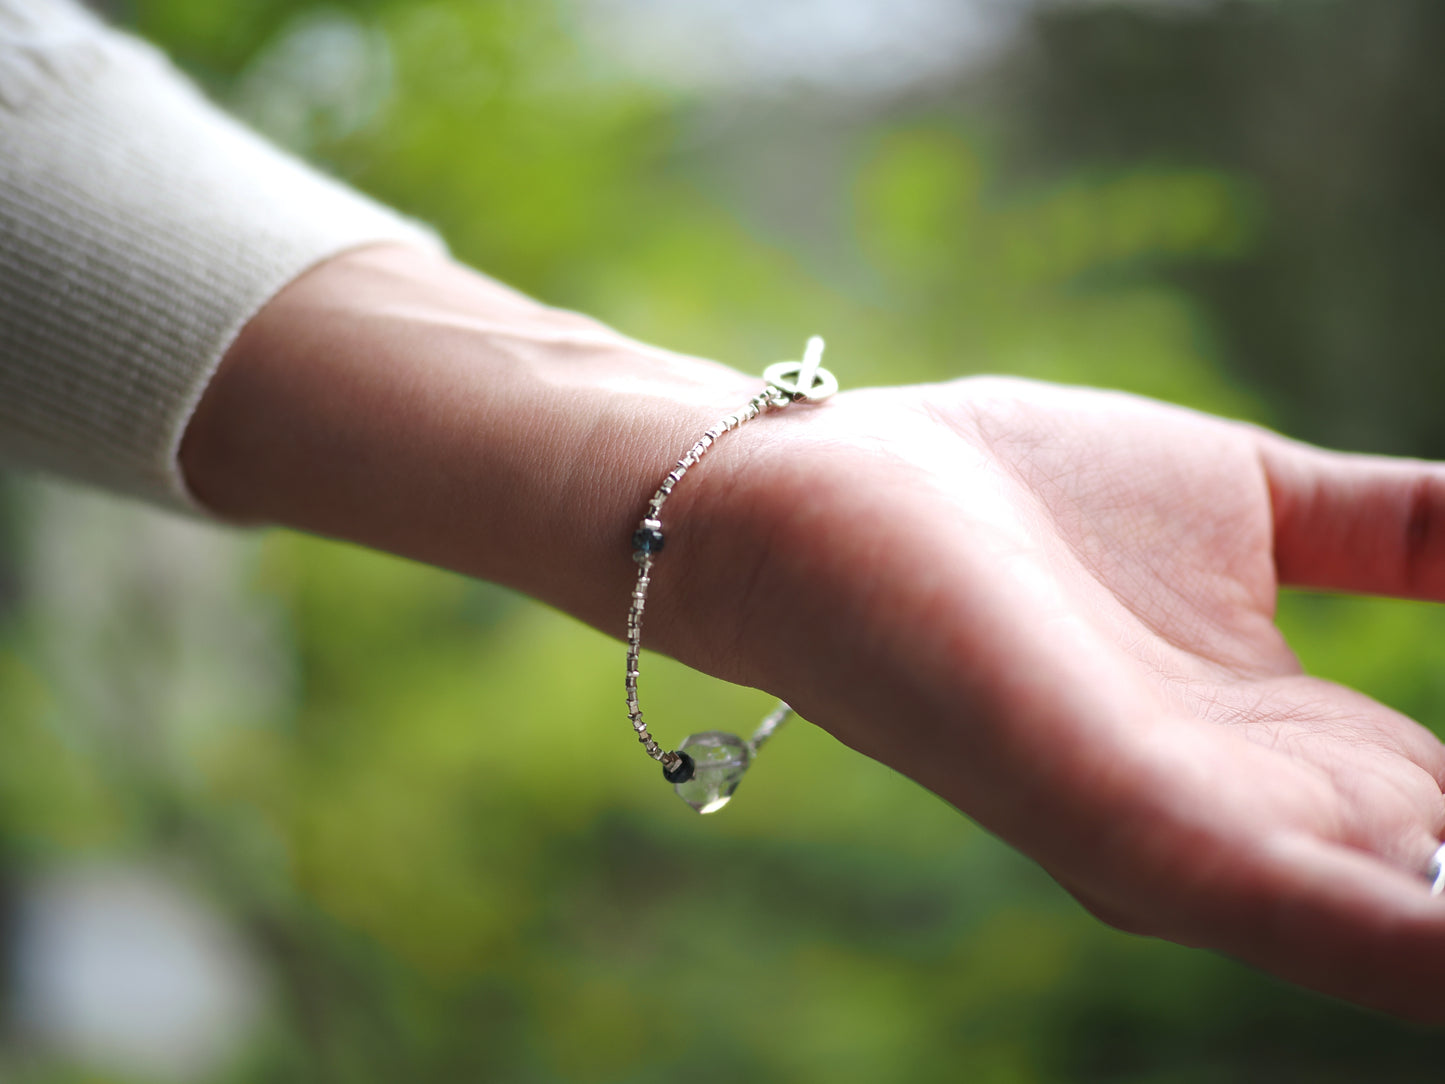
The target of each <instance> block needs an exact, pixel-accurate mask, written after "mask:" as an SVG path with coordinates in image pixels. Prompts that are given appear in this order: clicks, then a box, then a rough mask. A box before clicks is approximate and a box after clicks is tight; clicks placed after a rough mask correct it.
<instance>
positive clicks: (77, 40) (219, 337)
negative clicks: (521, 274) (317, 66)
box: [0, 0, 439, 511]
mask: <svg viewBox="0 0 1445 1084" xmlns="http://www.w3.org/2000/svg"><path fill="white" fill-rule="evenodd" d="M379 241H402V242H410V243H413V244H417V245H423V246H429V247H438V245H439V243H438V242H437V240H436V239H435V237H434V236H433V235H432V234H431V233H429V232H427V231H426V230H424V229H423V228H421V227H419V226H417V225H415V224H413V223H411V222H408V221H406V220H405V219H403V218H401V217H399V216H398V215H396V214H394V213H393V212H391V211H388V210H386V209H385V208H383V207H381V206H379V205H377V204H375V203H373V202H371V201H370V200H367V199H366V198H364V197H362V196H360V195H358V194H357V193H355V192H352V191H350V190H349V189H347V188H345V187H343V186H342V185H340V184H337V183H335V182H333V181H331V180H328V179H327V178H325V177H322V176H320V175H318V174H317V173H315V172H313V171H312V170H310V169H308V168H307V167H306V166H304V165H302V164H301V163H300V162H298V161H296V160H294V159H292V158H290V157H288V156H287V155H285V154H283V153H282V152H280V151H278V150H276V149H275V148H274V147H272V146H270V145H268V144H267V143H265V142H264V141H263V140H261V139H260V138H258V137H257V136H256V135H254V134H253V133H251V132H250V131H248V130H247V129H245V128H244V127H242V126H241V125H240V124H238V123H237V122H235V121H233V120H231V119H230V118H228V117H226V116H225V115H224V114H222V113H221V112H219V111H218V110H217V109H215V108H214V107H213V106H211V105H210V104H209V103H208V102H207V101H206V100H205V99H204V98H203V97H202V96H201V94H200V93H199V92H198V91H197V90H196V89H195V88H194V87H192V86H191V85H190V84H189V83H187V82H186V81H185V80H184V79H183V78H182V77H180V76H179V75H178V74H177V73H176V72H175V71H174V70H173V69H172V68H171V67H170V66H169V65H168V64H167V63H166V61H165V60H164V59H163V58H162V57H160V56H159V55H157V54H156V53H155V52H154V51H153V50H152V49H150V48H149V47H147V46H146V45H144V44H142V43H141V42H139V41H136V40H135V39H133V38H129V37H127V36H125V35H123V34H120V33H118V32H115V31H113V30H110V29H108V28H107V27H105V26H103V25H102V24H101V23H100V22H98V21H97V20H96V19H95V18H93V17H92V16H90V15H89V14H87V13H86V12H84V11H83V10H82V9H80V8H79V7H78V6H75V5H74V4H72V3H71V2H70V0H0V466H6V467H8V466H21V467H27V468H35V469H39V470H44V471H49V472H52V473H55V474H59V475H62V476H65V477H68V478H71V479H74V480H77V481H83V482H88V483H92V484H95V485H99V486H103V487H105V488H107V489H110V490H113V491H115V492H120V493H126V494H130V495H133V496H136V497H141V498H144V499H146V500H149V501H153V502H156V503H159V504H163V505H168V506H170V507H172V508H180V509H189V510H192V511H194V510H195V509H196V505H195V503H194V501H193V500H192V499H191V497H190V495H189V494H188V493H187V491H186V488H185V484H184V482H183V480H182V478H181V475H180V471H179V469H178V466H177V458H176V456H177V451H178V449H179V447H180V441H181V436H182V434H183V433H184V431H185V427H186V423H187V421H188V420H189V418H190V416H191V413H192V411H193V410H194V409H195V406H196V403H197V401H198V400H199V399H200V396H201V393H202V391H203V390H204V389H205V386H206V383H207V381H208V380H209V379H210V377H211V374H212V373H213V372H214V371H215V368H216V366H217V364H218V363H219V362H220V360H221V357H222V356H223V355H224V353H225V351H226V348H227V347H228V346H229V345H230V343H231V341H232V340H233V339H234V338H235V337H236V335H237V333H238V332H239V331H240V329H241V327H242V325H244V324H245V322H246V321H247V320H248V319H249V318H250V317H251V316H252V315H253V314H254V313H255V312H256V311H257V310H258V309H259V308H260V307H261V306H262V305H263V304H264V303H265V302H266V301H267V300H268V299H269V298H270V297H272V296H273V295H274V294H275V293H276V292H277V291H278V290H280V289H281V287H282V286H284V285H285V284H286V283H287V282H289V281H290V280H291V279H293V278H295V277H296V276H297V275H298V274H300V273H301V272H302V271H304V270H306V269H307V268H308V267H310V266H312V265H314V264H316V263H317V262H319V261H321V260H324V259H326V258H327V257H328V256H331V255H334V254H336V253H338V252H341V251H343V250H345V249H348V248H353V247H356V246H358V245H364V244H368V243H372V242H379Z"/></svg>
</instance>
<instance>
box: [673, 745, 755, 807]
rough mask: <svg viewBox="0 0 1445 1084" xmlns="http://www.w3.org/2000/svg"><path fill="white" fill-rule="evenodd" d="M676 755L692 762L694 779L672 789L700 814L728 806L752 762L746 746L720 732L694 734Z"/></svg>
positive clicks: (749, 751)
mask: <svg viewBox="0 0 1445 1084" xmlns="http://www.w3.org/2000/svg"><path fill="white" fill-rule="evenodd" d="M677 751H678V753H679V754H680V755H682V756H685V757H688V758H690V759H691V760H692V762H693V770H692V778H691V779H689V780H687V781H686V782H683V783H678V784H677V785H676V786H675V787H674V788H673V789H674V790H676V791H677V796H678V797H679V798H681V799H682V800H683V801H684V802H686V803H687V804H688V805H690V806H692V808H693V809H696V810H697V811H698V812H699V813H716V812H717V811H718V810H719V809H721V808H722V807H723V806H725V805H727V804H728V802H729V801H730V800H731V799H732V796H733V791H735V790H737V789H738V784H739V783H740V782H742V778H743V773H744V772H746V771H747V770H748V764H750V763H751V762H752V759H753V751H752V749H751V748H750V747H749V746H748V743H747V742H745V741H743V739H742V738H740V737H738V736H737V735H736V734H725V733H723V732H722V731H721V730H709V731H706V732H704V733H702V734H694V735H692V736H691V737H690V738H688V739H687V740H686V741H685V742H683V743H682V745H680V746H678V750H677Z"/></svg>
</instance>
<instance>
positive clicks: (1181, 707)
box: [654, 379, 1445, 1021]
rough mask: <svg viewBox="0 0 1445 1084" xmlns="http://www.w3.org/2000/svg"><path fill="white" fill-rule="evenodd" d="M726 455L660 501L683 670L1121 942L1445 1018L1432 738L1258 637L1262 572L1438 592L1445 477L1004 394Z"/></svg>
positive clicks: (1444, 927)
mask: <svg viewBox="0 0 1445 1084" xmlns="http://www.w3.org/2000/svg"><path fill="white" fill-rule="evenodd" d="M728 439H729V440H732V441H735V442H736V443H735V444H734V446H733V448H732V451H731V453H730V455H729V456H724V455H723V454H717V455H715V456H714V457H713V458H711V459H710V460H709V462H708V467H707V469H704V470H699V471H698V472H696V483H695V488H694V489H692V490H690V491H689V490H684V489H682V488H680V489H679V491H678V497H684V495H685V494H686V495H688V496H687V498H686V499H687V500H688V501H689V504H688V506H687V507H680V505H681V503H682V502H681V501H679V500H678V498H674V503H673V504H672V505H671V506H670V511H672V512H673V514H674V518H675V520H676V522H678V523H679V524H682V525H685V526H686V532H685V533H684V532H683V531H681V530H679V531H676V532H674V534H673V535H671V536H670V538H671V539H674V540H675V541H670V542H669V546H670V547H673V552H670V553H669V555H668V556H669V558H671V559H672V560H671V561H664V562H660V563H659V567H658V571H657V573H656V574H655V577H654V578H655V582H656V588H655V591H654V597H655V598H656V599H657V600H658V601H659V602H662V600H668V599H673V600H674V603H673V604H668V603H663V605H664V606H666V607H667V609H666V611H665V613H664V616H663V617H662V618H661V619H660V620H661V622H662V627H661V630H660V635H661V636H663V637H665V638H666V639H667V641H668V642H669V643H670V645H671V646H672V647H673V648H674V649H675V650H676V651H677V653H679V654H681V655H682V656H683V657H684V658H685V659H687V660H688V661H691V662H693V663H694V664H696V665H699V666H701V667H702V668H705V669H710V670H712V671H714V672H722V673H724V674H725V675H726V676H730V677H735V678H739V679H741V680H746V681H749V682H752V683H755V684H759V685H761V686H763V687H765V688H768V689H769V690H771V691H774V692H776V693H778V694H779V695H781V696H784V697H785V698H787V699H788V700H789V701H790V702H791V703H792V704H793V705H794V706H795V707H796V708H797V709H798V710H799V711H800V713H801V714H803V715H804V716H805V717H806V718H809V719H811V720H813V721H815V722H817V723H818V724H820V725H823V726H825V727H826V728H827V729H829V730H831V731H832V732H834V733H835V734H836V735H837V736H839V737H840V738H842V739H843V740H845V741H847V742H848V743H849V744H851V745H853V746H854V747H856V748H857V749H859V750H861V751H863V752H864V753H867V754H868V755H870V756H874V757H876V758H878V759H880V760H882V761H884V762H886V763H888V764H890V765H892V766H894V767H896V768H898V769H899V770H901V771H903V772H905V773H907V774H908V775H910V776H912V777H913V778H914V779H916V780H918V781H919V782H921V783H923V784H925V785H926V786H928V787H929V788H931V789H932V790H934V791H935V792H937V793H938V794H940V795H941V796H943V797H944V798H946V799H947V800H949V801H950V802H952V803H953V804H955V805H956V806H958V807H959V808H960V809H962V810H964V811H966V812H968V813H969V814H971V815H972V816H974V817H976V818H977V819H978V820H979V821H980V822H981V823H982V824H983V825H984V826H986V827H988V828H989V829H991V830H993V831H995V832H996V833H998V834H999V835H1000V836H1002V837H1003V838H1005V839H1007V840H1009V841H1010V842H1012V843H1014V844H1015V845H1017V846H1018V847H1020V848H1021V849H1022V850H1024V851H1025V852H1027V853H1028V854H1030V855H1032V856H1033V857H1035V858H1036V859H1037V860H1038V861H1039V862H1041V863H1042V864H1043V865H1044V867H1045V868H1046V869H1048V870H1049V871H1050V872H1051V873H1052V874H1053V875H1054V876H1055V877H1056V878H1057V879H1058V880H1059V881H1060V882H1061V883H1062V884H1063V885H1064V886H1065V887H1066V888H1068V889H1069V890H1070V891H1071V892H1072V893H1073V894H1074V895H1075V896H1076V897H1077V898H1078V899H1079V900H1080V901H1081V902H1083V903H1084V904H1085V906H1087V907H1088V908H1089V909H1090V910H1092V911H1094V912H1095V913H1096V914H1098V915H1099V916H1100V917H1102V918H1103V919H1105V920H1106V921H1108V922H1110V923H1112V924H1114V925H1117V926H1119V927H1121V928H1124V929H1127V930H1131V931H1136V932H1141V933H1147V934H1152V935H1157V936H1160V937H1166V938H1169V939H1170V940H1174V941H1179V942H1182V943H1185V944H1191V945H1201V946H1209V947H1213V948H1217V949H1220V950H1223V951H1225V952H1227V953H1230V954H1232V955H1234V956H1237V957H1239V958H1241V959H1243V960H1246V961H1248V962H1251V963H1253V964H1256V965H1258V966H1260V967H1262V968H1265V969H1267V970H1269V971H1272V972H1274V973H1276V974H1278V975H1281V976H1283V977H1285V978H1287V979H1290V980H1293V981H1295V982H1298V983H1301V984H1304V985H1306V986H1310V987H1313V988H1316V989H1319V990H1322V991H1326V992H1328V993H1332V994H1336V995H1339V996H1342V997H1346V998H1350V999H1352V1000H1356V1001H1360V1002H1363V1003H1365V1004H1369V1005H1373V1006H1376V1007H1379V1008H1382V1009H1386V1010H1388V1011H1391V1012H1396V1013H1400V1014H1403V1015H1407V1016H1412V1017H1419V1018H1425V1019H1430V1020H1436V1021H1440V1020H1445V985H1442V983H1441V978H1442V976H1445V899H1434V898H1432V897H1431V896H1430V895H1429V891H1428V884H1427V882H1426V880H1425V876H1424V871H1425V868H1426V865H1427V863H1428V861H1429V859H1430V856H1431V855H1432V853H1433V852H1434V851H1435V849H1436V847H1437V846H1438V845H1439V837H1440V835H1441V833H1442V829H1445V799H1442V796H1441V784H1442V781H1445V748H1442V746H1441V744H1440V743H1439V742H1438V741H1437V740H1436V739H1435V737H1434V736H1433V735H1431V734H1430V733H1429V732H1428V731H1426V730H1425V729H1423V728H1422V727H1420V726H1419V725H1417V724H1416V723H1414V722H1412V721H1411V720H1410V719H1408V718H1405V717H1403V716H1402V715H1400V714H1399V713H1397V712H1394V711H1392V710H1390V709H1389V708H1386V707H1384V706H1383V705H1381V704H1378V703H1376V702H1374V701H1372V700H1370V699H1369V698H1367V697H1365V696H1363V695H1361V694H1359V693H1356V692H1354V691H1352V690H1350V689H1348V688H1344V687H1342V686H1339V685H1336V684H1332V683H1331V682H1328V681H1324V680H1321V679H1318V678H1314V677H1310V676H1307V675H1305V674H1304V673H1302V671H1301V669H1300V666H1299V664H1298V662H1297V661H1296V659H1295V657H1294V656H1293V654H1292V653H1291V652H1290V650H1289V648H1288V646H1287V645H1286V644H1285V643H1284V641H1283V639H1282V638H1281V636H1280V633H1279V632H1278V630H1277V629H1276V628H1275V626H1274V624H1273V620H1272V619H1273V614H1274V606H1275V597H1276V591H1277V588H1278V586H1279V585H1280V583H1282V582H1283V583H1297V584H1309V585H1314V586H1321V587H1332V588H1339V589H1344V590H1355V591H1371V592H1382V593H1388V594H1395V595H1404V596H1409V597H1418V598H1437V599H1438V598H1441V597H1445V533H1442V529H1441V525H1442V524H1445V471H1442V470H1441V469H1440V468H1438V467H1435V466H1431V465H1427V464H1422V463H1413V462H1404V461H1390V460H1384V459H1375V458H1367V457H1351V456H1345V455H1338V454H1333V453H1329V452H1324V451H1321V450H1318V449H1314V448H1310V447H1306V446H1303V445H1299V444H1295V443H1292V442H1289V441H1286V440H1284V439H1283V438H1280V437H1277V436H1275V435H1273V434H1269V433H1266V432H1263V431H1260V430H1257V429H1255V428H1253V427H1250V426H1246V425H1243V424H1238V423H1232V422H1227V421H1223V420H1219V419H1215V418H1211V417H1207V416H1203V415H1199V414H1195V413H1191V412H1189V411H1185V410H1181V409H1176V408H1171V407H1167V406H1163V405H1161V404H1157V403H1151V402H1148V401H1145V400H1140V399H1136V398H1132V397H1129V396H1125V395H1118V394H1109V393H1101V392H1093V391H1085V390H1073V389H1065V388H1057V387H1050V386H1046V385H1038V384H1033V383H1028V382H1023V381H1012V380H996V379H973V380H965V381H961V382H958V383H955V384H951V385H945V386H939V387H930V388H902V389H887V390H877V391H871V390H870V391H860V392H853V393H844V394H842V395H839V396H837V397H835V398H834V399H832V400H830V401H829V402H828V403H827V404H826V405H820V406H818V407H807V406H804V407H801V408H799V407H794V408H792V409H790V410H789V411H787V412H785V413H783V414H779V415H776V416H772V417H770V418H768V419H767V420H766V421H764V422H761V423H754V424H753V425H752V426H750V427H744V429H742V430H739V432H738V433H737V434H736V435H731V436H730V437H729V438H728ZM722 447H723V446H721V445H720V447H719V453H721V452H722ZM692 480H693V478H692V476H690V478H689V481H692ZM699 615H711V616H710V618H709V619H708V620H699Z"/></svg>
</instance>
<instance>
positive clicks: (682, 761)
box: [662, 752, 697, 786]
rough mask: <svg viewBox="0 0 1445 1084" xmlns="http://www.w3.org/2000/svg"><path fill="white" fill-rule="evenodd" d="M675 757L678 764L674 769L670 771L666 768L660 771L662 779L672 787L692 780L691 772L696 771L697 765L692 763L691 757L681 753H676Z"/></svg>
mask: <svg viewBox="0 0 1445 1084" xmlns="http://www.w3.org/2000/svg"><path fill="white" fill-rule="evenodd" d="M677 756H678V762H677V767H676V768H673V769H672V770H671V771H669V770H668V769H666V768H663V769H662V777H663V778H664V779H666V780H667V781H668V782H669V783H672V784H673V785H674V786H675V785H677V784H680V783H686V782H687V781H688V780H690V779H691V778H692V775H693V772H695V771H696V770H697V765H696V764H695V763H694V762H693V759H692V757H690V756H688V755H687V754H686V753H681V752H680V753H678V754H677Z"/></svg>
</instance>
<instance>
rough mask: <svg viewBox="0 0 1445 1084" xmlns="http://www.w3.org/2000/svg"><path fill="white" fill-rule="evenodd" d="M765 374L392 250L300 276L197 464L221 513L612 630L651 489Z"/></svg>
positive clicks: (209, 417) (195, 443)
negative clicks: (390, 559)
mask: <svg viewBox="0 0 1445 1084" xmlns="http://www.w3.org/2000/svg"><path fill="white" fill-rule="evenodd" d="M757 387H758V382H757V379H756V378H750V377H747V376H745V375H742V374H739V373H737V372H735V371H733V370H730V369H728V368H726V367H725V366H722V365H718V364H716V363H713V362H707V361H702V360H699V359H695V358H688V357H683V356H680V355H675V354H670V353H666V352H664V351H661V350H656V349H653V348H650V347H646V346H643V345H642V344H639V343H637V342H634V341H632V340H629V339H627V338H626V337H624V336H622V335H620V334H618V333H617V332H614V331H612V330H610V329H608V328H606V327H603V326H601V325H599V324H597V323H595V322H593V321H591V320H588V319H586V318H584V317H580V316H577V315H575V314H572V313H567V312H560V311H558V310H555V309H550V308H547V307H545V306H543V305H540V304H538V303H536V302H534V301H532V300H530V299H528V298H526V297H523V296H522V295H520V294H517V293H515V292H514V291H512V290H509V289H507V288H506V287H503V286H500V285H499V284H497V283H495V282H493V281H491V280H489V279H487V278H485V277H483V276H481V275H478V274H476V273H474V272H472V271H469V270H467V269H466V268H463V267H460V266H458V265H456V264H454V263H451V262H449V261H447V260H445V259H444V258H442V257H439V256H435V255H432V254H429V253H425V252H421V251H417V250H412V249H407V248H403V247H399V246H386V247H376V248H372V249H366V250H360V251H357V252H353V253H350V254H347V255H344V256H342V257H339V258H337V259H334V260H332V261H330V262H328V263H326V264H323V265H322V266H321V267H319V268H316V269H314V270H313V271H311V272H310V273H308V274H306V275H304V276H302V277H301V278H300V279H298V280H297V281H295V282H294V283H292V284H291V285H290V286H289V287H287V288H286V289H285V290H283V291H282V292H281V294H279V295H278V296H277V297H276V298H274V299H273V300H272V301H271V302H270V303H269V304H268V305H267V306H266V307H265V308H264V309H263V310H262V311H261V312H260V313H259V314H258V315H257V316H256V317H255V318H254V319H253V320H252V321H251V322H250V323H249V324H248V325H247V327H246V328H245V330H244V331H243V332H242V334H241V335H240V337H239V338H238V339H237V340H236V342H235V343H234V344H233V345H232V347H231V349H230V350H229V351H228V353H227V355H226V358H225V360H224V361H223V363H222V365H221V368H220V370H219V372H218V373H217V375H216V377H215V379H214V380H213V381H212V383H211V385H210V386H209V388H208V390H207V392H206V394H205V396H204V397H203V399H202V401H201V404H200V407H199V409H198V410H197V412H196V415H195V417H194V418H193V419H192V421H191V424H190V426H189V428H188V429H187V432H186V435H185V440H184V442H183V445H182V450H181V464H182V469H183V470H184V473H185V476H186V479H187V482H188V484H189V485H190V486H191V488H192V490H193V491H194V492H195V494H196V495H197V496H198V497H199V499H200V500H201V501H202V502H203V503H204V504H205V505H207V506H208V507H210V508H211V509H212V510H213V511H215V512H216V513H217V514H219V515H221V516H223V517H226V518H231V519H236V520H244V521H251V522H265V523H276V524H281V525H285V526H289V527H295V528H299V529H302V530H307V531H312V532H316V533H319V534H324V535H329V536H332V537H336V538H342V539H347V540H350V541H354V542H358V543H361V544H364V545H368V546H372V547H375V548H378V549H383V550H388V551H390V552H393V553H397V554H401V555H404V556H407V557H412V558H415V559H417V560H421V561H426V562H428V563H431V564H435V565H439V566H442V567H446V568H451V569H455V570H457V571H460V572H464V573H466V574H469V575H473V576H478V577H481V578H485V579H488V580H492V581H495V582H498V583H503V584H506V585H508V586H511V587H515V588H517V589H519V590H521V591H524V592H526V593H527V594H530V595H532V596H534V597H537V598H540V599H542V600H544V601H546V602H548V603H551V604H553V605H555V606H558V607H559V608H561V609H563V610H565V611H567V612H569V613H572V614H574V615H576V616H578V617H581V618H582V619H583V620H586V621H588V622H591V623H592V624H595V625H598V626H599V627H602V628H605V629H608V630H610V631H614V632H617V631H620V627H621V623H622V619H623V616H624V614H625V612H626V600H627V596H628V592H629V590H630V579H631V575H632V572H631V568H632V566H631V563H630V562H629V561H628V560H627V554H628V549H627V544H628V538H629V537H630V534H631V531H632V529H633V527H634V526H635V524H636V521H637V519H638V518H639V516H640V514H641V511H642V508H643V505H644V503H645V500H646V497H647V496H649V495H650V494H651V492H652V489H653V488H654V487H655V486H656V485H657V483H658V481H660V480H661V478H662V476H663V475H664V474H665V473H666V472H667V470H668V469H669V468H670V467H671V466H672V464H673V462H674V461H675V459H676V457H677V455H678V454H680V451H681V450H682V449H683V448H684V447H686V446H687V445H688V444H689V443H691V442H692V441H693V440H695V439H696V437H697V435H698V434H700V433H701V432H702V431H703V430H704V429H706V428H707V426H708V425H710V424H711V423H712V422H713V421H715V420H716V419H717V418H718V417H720V416H722V415H723V414H726V413H727V412H728V411H729V410H732V409H734V408H736V406H737V405H739V404H740V403H741V402H743V401H744V400H745V399H746V398H747V397H748V396H750V395H752V394H754V393H755V392H756V390H757ZM689 481H690V482H694V480H693V479H689ZM698 483H699V484H695V485H691V486H689V490H700V489H701V488H702V485H701V484H700V480H698ZM686 497H687V494H686V493H684V492H680V493H679V498H680V499H679V501H678V503H677V505H676V506H675V507H676V508H677V510H678V512H679V513H681V512H684V511H685V504H684V499H685V498H686Z"/></svg>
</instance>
